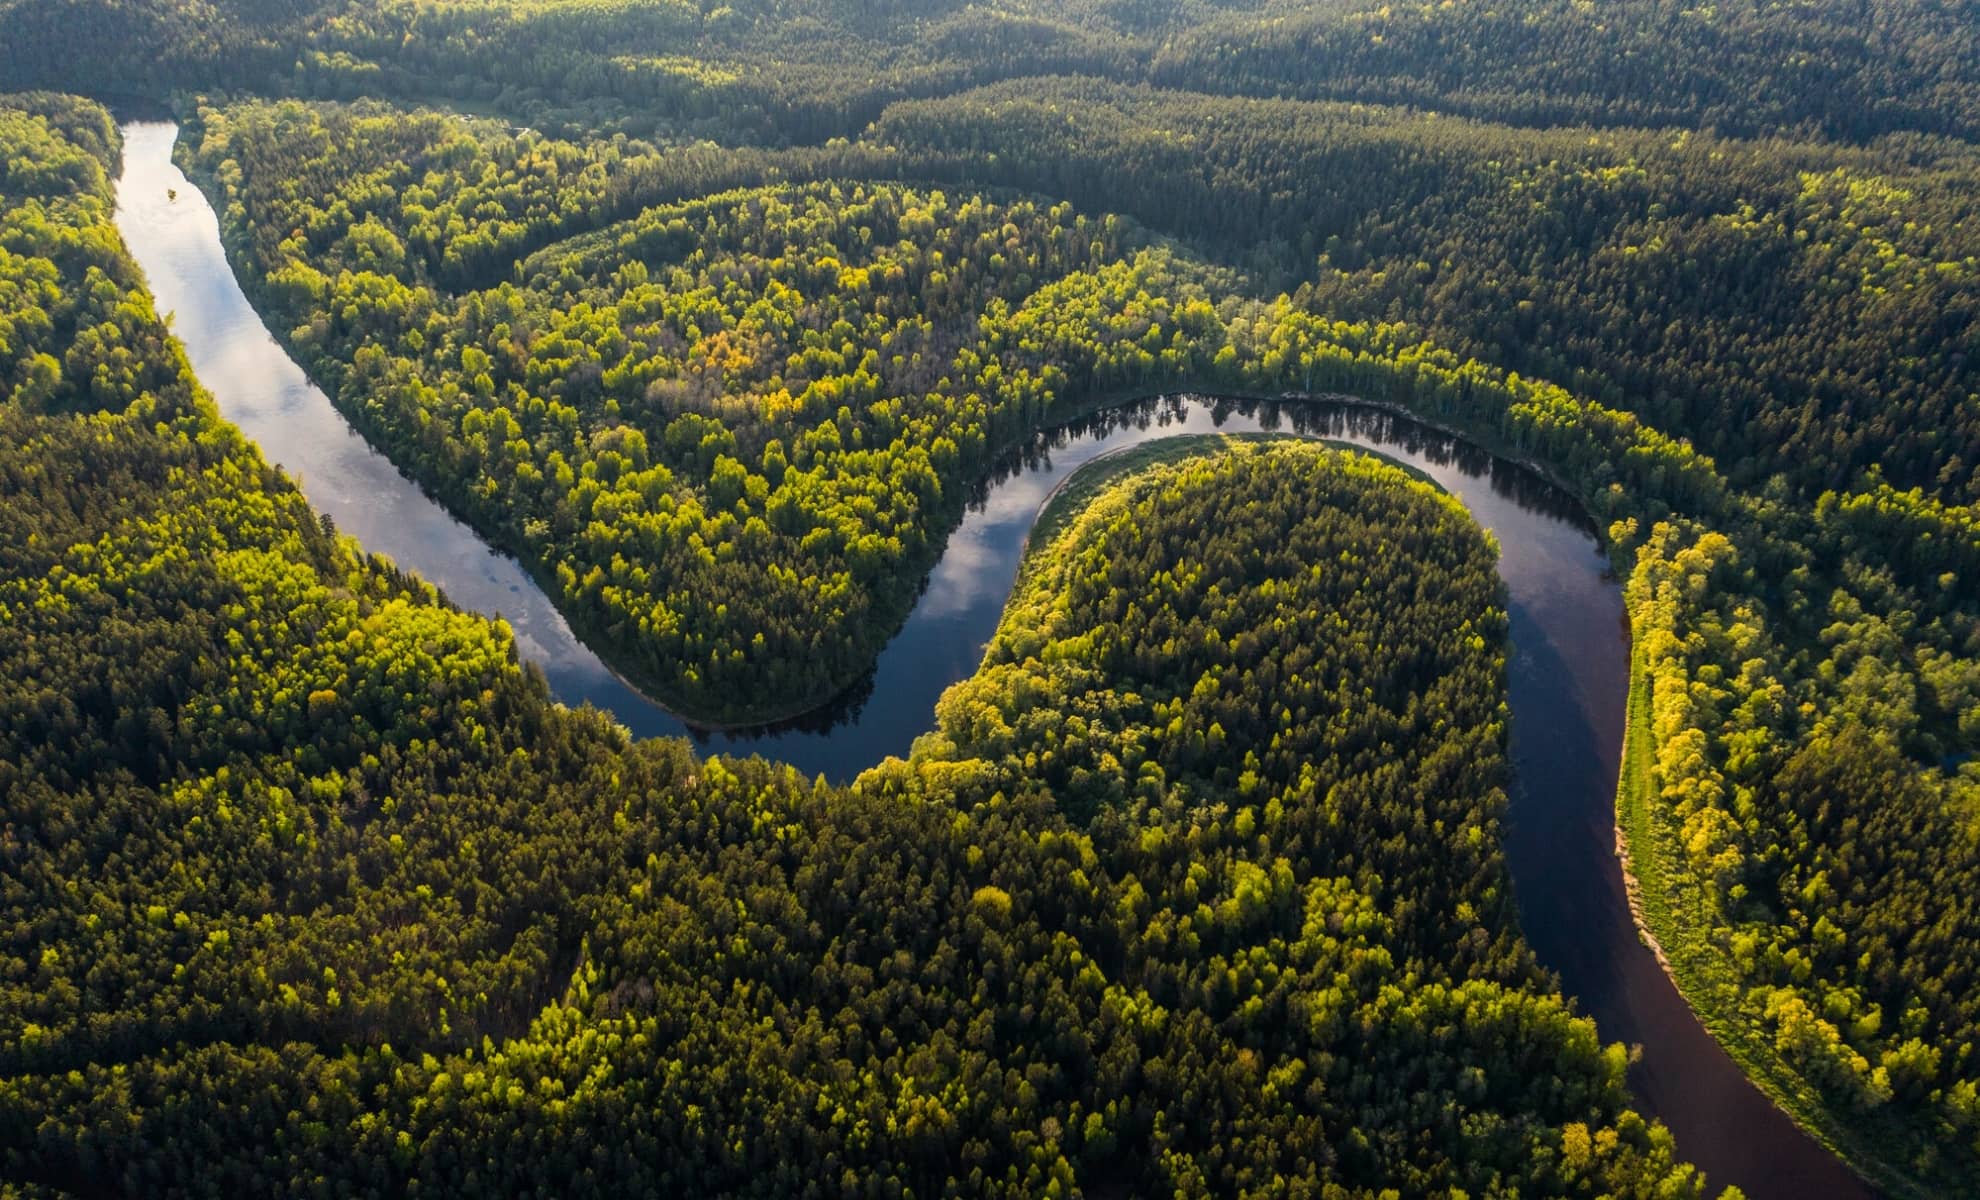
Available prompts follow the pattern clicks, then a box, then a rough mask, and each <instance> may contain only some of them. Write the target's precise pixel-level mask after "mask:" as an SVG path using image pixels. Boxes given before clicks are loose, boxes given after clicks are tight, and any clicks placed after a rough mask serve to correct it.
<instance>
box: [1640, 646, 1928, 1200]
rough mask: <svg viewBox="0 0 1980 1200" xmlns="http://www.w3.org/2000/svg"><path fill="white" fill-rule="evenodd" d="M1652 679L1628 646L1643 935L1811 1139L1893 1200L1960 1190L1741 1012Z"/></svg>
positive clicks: (1704, 1017) (1709, 1024) (1681, 988)
mask: <svg viewBox="0 0 1980 1200" xmlns="http://www.w3.org/2000/svg"><path fill="white" fill-rule="evenodd" d="M1650 688H1651V683H1650V677H1649V671H1648V669H1647V666H1646V664H1645V663H1644V655H1643V652H1642V649H1641V647H1632V649H1631V652H1630V677H1629V718H1628V726H1627V728H1626V730H1625V733H1624V743H1623V766H1622V774H1621V778H1620V780H1619V783H1618V787H1617V790H1616V857H1617V859H1618V861H1619V862H1620V864H1621V867H1622V873H1623V882H1624V885H1625V886H1626V887H1627V888H1628V890H1629V898H1630V913H1631V916H1632V917H1633V918H1634V920H1635V922H1636V928H1637V934H1638V936H1639V937H1640V938H1641V939H1642V940H1643V944H1644V945H1645V946H1646V947H1647V948H1648V949H1649V950H1650V952H1651V953H1652V954H1653V955H1655V957H1656V959H1657V962H1658V963H1659V965H1660V966H1661V967H1662V968H1663V971H1664V974H1665V976H1666V977H1667V978H1668V979H1669V980H1670V981H1671V985H1672V986H1673V987H1675V988H1676V989H1677V991H1678V994H1679V995H1681V996H1683V997H1684V1000H1685V1003H1686V1004H1688V1005H1690V1007H1691V1011H1692V1012H1693V1013H1694V1014H1696V1016H1697V1018H1698V1021H1699V1023H1700V1024H1702V1025H1703V1026H1704V1027H1705V1028H1706V1029H1707V1030H1709V1031H1710V1032H1711V1034H1712V1036H1713V1038H1714V1039H1716V1040H1717V1041H1718V1043H1719V1045H1720V1046H1722V1047H1724V1049H1725V1052H1726V1053H1727V1054H1728V1055H1729V1056H1730V1057H1731V1058H1732V1060H1733V1061H1734V1062H1735V1063H1737V1064H1739V1068H1740V1070H1741V1071H1743V1072H1744V1073H1745V1074H1746V1077H1747V1078H1748V1079H1749V1080H1751V1081H1752V1082H1753V1085H1754V1086H1755V1087H1757V1088H1758V1089H1759V1090H1760V1091H1761V1092H1762V1093H1764V1094H1765V1095H1766V1096H1767V1098H1768V1099H1769V1100H1771V1101H1772V1102H1773V1103H1774V1104H1775V1106H1777V1107H1778V1108H1779V1109H1780V1110H1781V1111H1782V1112H1783V1113H1785V1114H1787V1116H1788V1117H1790V1118H1791V1119H1792V1120H1793V1121H1794V1123H1795V1124H1796V1125H1798V1126H1799V1127H1800V1128H1801V1129H1802V1130H1803V1131H1804V1132H1806V1133H1807V1134H1808V1136H1809V1137H1811V1138H1813V1139H1815V1140H1816V1141H1817V1142H1819V1143H1821V1144H1822V1145H1823V1146H1824V1147H1825V1148H1827V1149H1828V1151H1829V1152H1830V1153H1832V1154H1834V1155H1835V1156H1836V1158H1837V1159H1838V1160H1839V1161H1841V1162H1843V1163H1845V1164H1847V1165H1848V1166H1849V1167H1850V1168H1851V1169H1852V1170H1854V1171H1855V1172H1857V1173H1858V1175H1860V1176H1861V1177H1862V1178H1863V1179H1864V1181H1865V1182H1866V1183H1868V1184H1870V1185H1871V1186H1873V1187H1875V1188H1877V1189H1878V1190H1879V1191H1881V1192H1884V1193H1885V1194H1886V1195H1888V1196H1889V1197H1891V1198H1892V1200H1933V1198H1934V1197H1941V1196H1950V1195H1956V1194H1959V1191H1960V1188H1961V1187H1962V1185H1963V1181H1960V1180H1957V1179H1946V1180H1943V1181H1932V1180H1929V1179H1928V1180H1924V1181H1920V1180H1918V1179H1916V1178H1915V1177H1914V1176H1913V1175H1911V1174H1910V1173H1908V1172H1905V1171H1902V1170H1899V1169H1897V1168H1895V1167H1893V1166H1892V1165H1891V1164H1890V1163H1889V1162H1888V1161H1887V1160H1886V1148H1887V1147H1890V1146H1894V1145H1897V1146H1904V1145H1908V1144H1910V1142H1911V1138H1910V1137H1909V1136H1908V1135H1907V1131H1906V1130H1905V1128H1904V1127H1902V1126H1900V1125H1898V1124H1897V1123H1895V1122H1891V1121H1883V1120H1879V1119H1878V1118H1877V1116H1876V1115H1875V1114H1873V1113H1863V1114H1859V1115H1858V1119H1857V1121H1855V1122H1845V1121H1843V1120H1841V1119H1839V1118H1838V1116H1837V1114H1836V1112H1835V1110H1834V1108H1832V1107H1831V1106H1829V1105H1828V1104H1825V1103H1824V1102H1823V1101H1822V1099H1821V1097H1820V1095H1819V1094H1818V1093H1816V1092H1815V1090H1814V1089H1813V1088H1812V1087H1811V1086H1810V1085H1809V1084H1808V1082H1807V1081H1806V1080H1805V1079H1804V1078H1803V1077H1802V1076H1801V1074H1800V1073H1799V1072H1797V1071H1795V1070H1794V1069H1793V1068H1792V1067H1791V1066H1789V1065H1788V1063H1787V1062H1786V1061H1785V1060H1784V1059H1783V1058H1782V1056H1781V1053H1780V1051H1779V1050H1778V1049H1776V1048H1775V1047H1774V1046H1773V1045H1772V1044H1771V1043H1770V1042H1769V1040H1768V1039H1767V1038H1766V1037H1765V1036H1764V1034H1763V1033H1762V1032H1761V1030H1760V1029H1759V1028H1758V1027H1757V1026H1756V1024H1755V1023H1754V1022H1753V1021H1752V1020H1750V1019H1748V1018H1747V1017H1746V1015H1745V1014H1744V1013H1743V1012H1742V1011H1741V1008H1740V1000H1741V994H1742V991H1743V989H1742V988H1741V986H1740V981H1739V978H1738V976H1737V975H1736V974H1735V973H1734V970H1733V968H1732V966H1731V964H1730V963H1728V962H1727V961H1726V958H1725V956H1724V954H1723V952H1722V951H1721V950H1720V949H1719V943H1718V937H1719V927H1718V925H1717V924H1716V923H1715V922H1713V920H1712V919H1711V916H1710V913H1709V910H1708V909H1707V907H1706V898H1705V896H1704V894H1703V892H1702V890H1701V885H1700V884H1699V883H1698V881H1697V880H1695V879H1693V878H1691V877H1690V875H1689V873H1688V872H1686V871H1685V870H1684V869H1683V867H1682V865H1681V863H1682V857H1681V855H1682V853H1683V851H1682V848H1681V847H1680V846H1679V845H1678V843H1677V837H1676V834H1675V832H1674V831H1672V830H1671V829H1670V828H1668V826H1667V824H1666V822H1664V821H1663V820H1661V819H1660V818H1661V811H1660V809H1659V806H1658V803H1657V797H1656V781H1655V779H1654V778H1653V776H1652V772H1651V767H1652V764H1653V762H1654V761H1655V757H1656V742H1655V737H1654V735H1653V733H1652V731H1651V727H1650Z"/></svg>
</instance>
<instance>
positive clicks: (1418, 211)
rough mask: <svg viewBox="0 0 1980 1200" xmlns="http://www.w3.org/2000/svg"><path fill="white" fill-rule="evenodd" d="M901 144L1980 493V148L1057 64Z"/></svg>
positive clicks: (1602, 388) (1839, 456)
mask: <svg viewBox="0 0 1980 1200" xmlns="http://www.w3.org/2000/svg"><path fill="white" fill-rule="evenodd" d="M867 137H868V139H869V140H870V141H871V142H872V143H875V144H876V146H878V147H885V148H886V149H887V150H889V151H891V152H893V153H895V154H897V155H898V162H899V164H900V165H899V167H898V168H897V169H898V170H901V171H902V172H904V173H908V174H911V175H913V176H916V177H933V178H937V179H944V180H948V181H951V182H954V183H958V184H965V185H968V186H975V187H994V186H1016V187H1021V188H1024V189H1026V190H1030V191H1037V192H1042V193H1044V194H1047V195H1051V196H1060V197H1065V198H1067V199H1069V200H1071V201H1073V202H1074V203H1076V204H1080V205H1082V206H1086V207H1089V208H1093V209H1096V210H1099V209H1104V210H1107V211H1115V212H1121V213H1125V214H1128V215H1131V216H1133V217H1134V218H1136V219H1137V220H1138V221H1140V222H1142V223H1143V224H1145V225H1148V226H1150V227H1153V228H1155V229H1159V230H1161V231H1163V232H1166V233H1169V234H1172V235H1175V236H1179V237H1183V238H1187V239H1189V240H1190V241H1192V242H1193V243H1196V244H1199V245H1202V246H1204V247H1205V248H1206V249H1208V250H1210V251H1212V252H1213V253H1215V254H1217V255H1218V256H1219V257H1222V258H1226V259H1228V260H1230V261H1233V262H1237V263H1240V264H1243V265H1244V266H1246V267H1247V268H1248V269H1249V270H1250V271H1251V272H1252V274H1253V275H1254V276H1255V277H1256V278H1257V279H1259V280H1260V281H1261V282H1262V283H1264V284H1267V285H1269V286H1272V287H1283V288H1286V289H1299V292H1300V298H1301V301H1302V303H1303V304H1304V305H1306V306H1309V307H1311V308H1313V309H1315V310H1316V311H1320V312H1325V313H1328V314H1329V315H1331V316H1334V317H1339V318H1346V319H1359V320H1375V321H1408V322H1411V323H1413V324H1416V325H1418V326H1420V327H1422V328H1423V329H1424V330H1425V331H1426V332H1427V333H1428V334H1430V335H1432V336H1434V337H1435V338H1436V339H1437V340H1438V341H1439V342H1441V343H1442V344H1444V345H1447V346H1449V347H1450V348H1451V349H1453V350H1455V351H1457V352H1458V353H1460V354H1463V355H1466V356H1468V357H1476V358H1480V359H1483V360H1486V361H1491V362H1497V363H1499V364H1501V365H1503V366H1506V367H1509V368H1512V369H1514V370H1517V371H1520V372H1521V373H1523V374H1528V375H1534V376H1539V377H1541V378H1546V379H1551V380H1555V381H1557V382H1560V383H1562V384H1563V385H1566V386H1569V387H1570V388H1572V389H1573V390H1574V391H1575V392H1576V393H1577V394H1580V395H1583V396H1586V397H1588V398H1589V399H1593V400H1597V401H1599V402H1601V403H1603V404H1605V405H1608V406H1610V407H1615V408H1621V409H1626V410H1628V411H1631V412H1635V413H1637V414H1638V415H1639V416H1641V417H1642V418H1644V419H1645V420H1646V421H1649V422H1652V423H1654V424H1656V425H1657V426H1659V427H1660V428H1663V429H1665V430H1667V431H1669V432H1671V433H1674V434H1682V435H1684V436H1687V437H1689V438H1691V439H1692V440H1693V441H1694V442H1695V443H1697V444H1698V445H1699V446H1700V447H1701V448H1702V449H1705V450H1707V451H1708V452H1710V453H1711V454H1713V455H1714V456H1715V457H1716V458H1718V460H1719V461H1720V462H1721V463H1722V464H1724V465H1725V466H1726V468H1727V471H1728V474H1729V475H1730V476H1731V478H1732V479H1733V480H1734V481H1736V482H1738V483H1740V484H1742V485H1750V486H1757V485H1759V484H1762V483H1764V482H1765V481H1766V480H1767V479H1768V478H1769V477H1770V476H1773V475H1784V476H1786V477H1787V478H1788V479H1789V480H1790V481H1792V483H1793V484H1795V485H1796V486H1797V487H1798V488H1800V489H1802V490H1803V491H1804V493H1805V494H1806V495H1808V496H1810V497H1812V496H1814V495H1815V494H1817V493H1819V492H1821V491H1822V490H1824V489H1829V488H1837V487H1842V486H1845V485H1849V484H1853V483H1854V482H1855V481H1856V480H1857V477H1858V475H1859V474H1860V473H1861V472H1862V471H1863V470H1865V469H1866V468H1868V467H1869V466H1871V465H1872V464H1875V465H1877V466H1879V467H1880V468H1881V469H1882V470H1883V472H1884V473H1885V475H1886V476H1887V477H1888V478H1890V479H1891V480H1892V481H1893V482H1895V483H1897V484H1898V485H1899V486H1901V487H1911V486H1921V487H1924V488H1926V489H1927V490H1929V491H1931V492H1933V493H1934V494H1936V495H1939V496H1942V497H1944V498H1946V499H1948V500H1952V501H1955V502H1960V503H1971V502H1973V501H1975V500H1980V407H1976V403H1975V397H1976V395H1980V209H1976V207H1975V203H1974V197H1975V195H1976V194H1980V158H1976V157H1975V156H1974V154H1973V153H1972V152H1971V151H1970V150H1968V149H1967V148H1965V147H1962V146H1955V145H1952V144H1947V143H1927V142H1915V141H1914V142H1903V143H1890V144H1887V145H1884V146H1882V147H1880V148H1879V149H1877V150H1874V151H1857V150H1848V149H1842V148H1838V147H1834V146H1828V145H1822V144H1818V143H1807V142H1784V141H1759V142H1754V141H1731V140H1727V139H1723V138H1717V137H1711V136H1704V135H1698V134H1689V133H1685V134H1677V135H1671V134H1647V133H1634V132H1622V133H1605V134H1601V135H1599V136H1591V135H1589V134H1588V133H1586V132H1572V131H1548V132H1535V131H1530V130H1520V129H1513V128H1508V127H1505V126H1500V125H1486V124H1480V123H1475V122H1469V121H1461V120H1452V119H1450V118H1447V117H1443V118H1440V117H1432V116H1426V115H1419V114H1411V113H1407V112H1404V111H1401V110H1394V109H1389V110H1370V109H1366V108H1361V107H1358V106H1355V107H1350V106H1346V105H1328V104H1296V103H1284V102H1258V101H1246V100H1227V99H1220V98H1215V97H1210V96H1203V95H1193V94H1185V93H1175V92H1158V91H1150V90H1145V89H1127V88H1119V87H1113V86H1107V85H1098V84H1093V83H1090V82H1081V81H1077V80H1057V81H1053V82H1050V83H1041V82H1039V81H1036V80H1032V81H1027V82H1025V83H1024V84H1022V85H1011V86H1008V87H1000V88H994V89H989V90H986V91H980V92H971V93H966V94H964V95H961V96H956V97H952V98H949V99H944V100H940V101H932V102H927V103H918V104H903V105H900V106H897V107H895V108H893V109H890V110H889V111H888V113H887V114H886V116H885V117H884V118H883V119H882V120H881V121H880V122H879V123H878V124H877V125H875V127H874V128H873V129H872V130H870V131H869V133H868V135H867Z"/></svg>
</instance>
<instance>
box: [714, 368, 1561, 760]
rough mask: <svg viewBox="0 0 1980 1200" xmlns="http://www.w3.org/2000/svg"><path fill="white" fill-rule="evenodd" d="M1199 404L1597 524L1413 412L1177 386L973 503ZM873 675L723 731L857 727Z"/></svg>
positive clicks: (1010, 463) (746, 736)
mask: <svg viewBox="0 0 1980 1200" xmlns="http://www.w3.org/2000/svg"><path fill="white" fill-rule="evenodd" d="M1198 410H1202V411H1206V412H1208V413H1209V415H1210V420H1211V423H1212V424H1213V425H1216V426H1217V427H1219V428H1221V427H1223V426H1224V425H1225V424H1226V423H1228V422H1229V421H1231V420H1232V419H1234V418H1246V419H1249V420H1251V421H1252V422H1254V423H1255V424H1256V425H1257V426H1258V428H1260V429H1262V430H1264V431H1266V432H1268V433H1279V432H1287V433H1294V434H1298V435H1300V436H1302V437H1313V438H1331V439H1334V440H1336V441H1346V440H1358V441H1362V442H1367V443H1372V444H1374V445H1376V446H1379V447H1381V448H1382V449H1385V450H1391V451H1394V452H1396V453H1398V454H1404V455H1408V456H1410V457H1413V458H1416V459H1418V460H1420V461H1422V462H1425V463H1429V464H1430V465H1432V466H1434V467H1437V468H1439V469H1454V470H1456V471H1457V472H1459V473H1460V474H1462V475H1464V476H1465V477H1466V478H1469V479H1484V480H1486V481H1487V482H1488V483H1489V485H1490V486H1491V488H1492V491H1493V492H1494V493H1495V494H1497V495H1500V496H1503V497H1506V498H1507V499H1510V500H1511V501H1513V503H1515V504H1517V505H1518V506H1519V507H1520V508H1521V509H1522V510H1524V511H1527V512H1532V513H1537V514H1539V515H1541V516H1544V517H1548V518H1551V519H1553V520H1557V521H1563V522H1567V523H1569V524H1572V525H1575V526H1576V527H1578V528H1581V529H1584V530H1585V529H1592V528H1593V526H1592V523H1591V521H1590V519H1589V517H1588V515H1587V513H1586V512H1585V511H1583V509H1582V507H1581V505H1580V503H1579V502H1578V501H1577V500H1576V499H1575V498H1574V497H1573V496H1571V495H1569V494H1568V493H1567V492H1565V491H1563V490H1562V489H1560V488H1559V487H1556V486H1555V485H1554V484H1552V483H1549V482H1548V481H1547V480H1546V479H1544V478H1542V477H1541V476H1540V475H1539V474H1538V473H1536V472H1535V471H1533V470H1532V469H1530V468H1527V467H1523V466H1520V465H1519V464H1517V463H1513V462H1509V461H1507V460H1506V459H1503V458H1499V457H1498V456H1496V455H1494V454H1492V453H1491V452H1490V451H1488V450H1485V449H1483V448H1481V447H1479V446H1477V445H1474V444H1473V443H1471V442H1468V441H1466V440H1464V439H1463V438H1461V437H1458V436H1456V435H1454V434H1450V433H1446V432H1444V431H1443V430H1440V429H1435V428H1432V427H1431V426H1428V425H1425V424H1424V423H1423V422H1421V421H1418V420H1415V419H1413V418H1411V417H1408V416H1405V415H1403V414H1400V413H1397V412H1394V411H1392V410H1390V409H1387V408H1380V407H1377V406H1375V405H1373V404H1370V403H1368V402H1366V401H1362V400H1356V399H1353V398H1352V397H1345V396H1316V397H1311V398H1304V397H1302V398H1291V397H1288V398H1283V399H1243V398H1239V397H1234V396H1202V395H1195V394H1190V393H1179V394H1173V395H1160V396H1150V397H1148V398H1146V399H1142V400H1135V401H1131V402H1129V403H1126V404H1118V405H1114V406H1113V407H1110V408H1105V409H1102V410H1100V411H1099V412H1096V413H1093V414H1091V415H1089V416H1085V417H1081V418H1080V419H1078V420H1076V421H1069V422H1067V423H1066V424H1064V425H1059V426H1056V427H1054V428H1052V429H1047V430H1043V431H1041V432H1039V433H1037V434H1035V435H1034V436H1033V437H1031V438H1030V439H1029V440H1028V441H1026V442H1025V443H1024V444H1023V445H1022V446H1019V447H1017V448H1016V449H1014V450H1012V451H1010V452H1009V453H1007V454H1005V455H1004V456H1003V457H1002V458H1000V459H998V460H997V462H996V463H995V464H994V465H993V466H992V467H991V468H990V470H989V471H988V472H987V473H986V474H985V475H984V477H983V478H982V479H981V480H980V481H978V482H977V483H975V484H973V485H971V487H970V489H969V494H968V501H967V503H968V507H969V508H971V509H979V508H981V507H982V506H983V505H984V504H986V503H987V502H988V501H989V499H990V496H991V494H992V493H994V492H995V491H996V490H997V489H998V488H999V487H1001V486H1003V485H1004V484H1005V483H1008V482H1009V481H1010V480H1012V479H1014V478H1017V477H1018V476H1021V475H1026V474H1030V473H1032V472H1035V471H1049V470H1051V469H1052V465H1053V464H1052V455H1053V452H1054V451H1057V450H1064V449H1066V448H1067V447H1069V446H1073V445H1077V444H1079V443H1082V442H1087V441H1100V440H1104V439H1106V438H1109V437H1112V436H1114V435H1115V434H1118V433H1122V432H1127V431H1133V432H1136V433H1144V434H1145V433H1150V432H1154V431H1159V430H1162V429H1167V428H1171V427H1177V426H1181V425H1184V424H1185V423H1186V422H1187V421H1188V420H1189V418H1190V415H1191V414H1192V413H1193V412H1195V411H1198ZM927 587H928V576H924V577H923V579H922V582H921V589H922V590H923V591H926V590H927ZM877 674H878V664H877V662H876V664H875V666H874V667H871V668H869V669H868V670H867V672H866V674H864V675H862V676H861V677H860V678H859V679H858V680H857V681H855V682H854V683H853V684H852V685H851V686H850V687H848V688H847V689H846V690H845V691H843V692H841V693H840V694H839V695H838V696H837V697H836V698H835V699H833V700H831V701H829V702H828V703H826V704H825V705H823V706H821V707H819V708H815V709H813V710H811V711H810V712H808V713H804V714H801V715H799V716H796V717H792V718H789V719H787V720H783V721H775V722H771V723H769V724H765V725H754V726H749V727H747V728H744V729H736V730H728V731H725V733H724V737H725V739H731V740H735V741H742V742H750V741H757V740H762V739H774V738H776V737H778V736H779V735H782V734H786V733H798V734H823V733H829V732H831V731H832V730H834V729H837V728H839V727H840V726H842V725H849V724H852V723H854V722H856V721H858V720H859V718H860V716H861V714H862V713H863V712H864V710H865V708H866V705H867V702H868V701H869V700H871V699H872V698H873V692H874V684H875V680H876V677H877ZM689 733H690V734H691V735H692V736H693V737H694V739H695V741H696V742H698V743H701V744H704V745H705V744H707V743H708V742H709V741H710V740H711V738H712V737H713V736H714V733H715V731H712V730H709V729H706V728H696V727H694V726H690V727H689ZM732 749H734V750H735V751H738V752H741V753H749V752H750V750H749V748H748V747H746V746H743V747H733V748H732Z"/></svg>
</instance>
